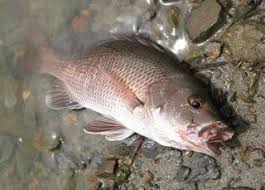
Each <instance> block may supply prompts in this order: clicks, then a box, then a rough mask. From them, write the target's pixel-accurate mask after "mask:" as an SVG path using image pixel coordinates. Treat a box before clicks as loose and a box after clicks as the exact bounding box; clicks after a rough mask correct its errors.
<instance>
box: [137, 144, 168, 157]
mask: <svg viewBox="0 0 265 190" xmlns="http://www.w3.org/2000/svg"><path fill="white" fill-rule="evenodd" d="M142 148H143V155H144V156H145V157H147V158H150V159H155V158H156V157H157V155H158V154H159V153H161V152H162V151H163V149H164V147H163V146H161V145H159V144H158V143H156V142H154V141H152V140H150V139H146V140H145V141H144V143H143V145H142Z"/></svg>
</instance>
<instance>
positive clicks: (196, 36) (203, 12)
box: [186, 0, 224, 42]
mask: <svg viewBox="0 0 265 190" xmlns="http://www.w3.org/2000/svg"><path fill="white" fill-rule="evenodd" d="M223 23H224V16H223V14H222V11H221V6H220V5H219V3H217V1H216V0H205V1H203V2H202V3H201V5H200V6H199V7H198V8H197V9H194V10H193V11H192V12H191V15H190V16H189V18H188V20H187V22H186V29H187V31H188V33H189V35H190V38H191V39H192V40H193V41H194V42H201V41H203V40H205V39H207V38H209V37H210V36H211V35H213V34H214V33H215V32H216V31H217V30H218V29H219V28H220V27H221V26H222V25H223Z"/></svg>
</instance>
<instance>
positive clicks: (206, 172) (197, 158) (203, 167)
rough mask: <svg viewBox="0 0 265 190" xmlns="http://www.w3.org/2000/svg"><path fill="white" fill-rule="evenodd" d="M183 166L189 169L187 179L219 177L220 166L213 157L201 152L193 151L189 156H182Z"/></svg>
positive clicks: (199, 179)
mask: <svg viewBox="0 0 265 190" xmlns="http://www.w3.org/2000/svg"><path fill="white" fill-rule="evenodd" d="M183 165H184V166H186V167H188V168H190V169H191V172H190V175H189V177H188V178H187V180H190V181H204V180H207V179H217V178H219V177H220V174H221V172H220V167H219V166H218V165H217V163H216V161H215V159H214V158H212V157H210V156H207V155H205V154H201V153H194V154H193V155H192V156H191V157H186V158H184V163H183Z"/></svg>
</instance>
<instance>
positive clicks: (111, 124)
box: [84, 118, 134, 141]
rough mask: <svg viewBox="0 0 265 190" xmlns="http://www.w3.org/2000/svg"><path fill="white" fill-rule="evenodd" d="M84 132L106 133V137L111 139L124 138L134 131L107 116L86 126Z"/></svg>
mask: <svg viewBox="0 0 265 190" xmlns="http://www.w3.org/2000/svg"><path fill="white" fill-rule="evenodd" d="M84 132H85V133H88V134H100V135H105V137H106V139H107V140H109V141H119V140H123V139H125V138H127V137H129V136H131V135H132V134H133V133H134V132H133V131H131V130H129V129H127V128H125V127H124V126H122V125H121V124H119V123H118V122H116V121H113V120H110V119H107V118H103V119H101V120H96V121H94V122H92V123H90V124H89V125H87V126H85V127H84Z"/></svg>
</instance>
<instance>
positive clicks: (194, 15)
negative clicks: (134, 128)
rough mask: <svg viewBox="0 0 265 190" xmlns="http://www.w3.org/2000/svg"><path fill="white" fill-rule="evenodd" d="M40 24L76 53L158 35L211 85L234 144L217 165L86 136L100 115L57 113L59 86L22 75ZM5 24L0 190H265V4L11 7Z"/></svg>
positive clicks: (94, 2) (6, 7)
mask: <svg viewBox="0 0 265 190" xmlns="http://www.w3.org/2000/svg"><path fill="white" fill-rule="evenodd" d="M29 20H30V21H32V20H34V23H38V24H37V25H38V26H40V27H41V28H42V30H43V31H45V33H46V34H47V36H48V37H49V40H50V44H51V46H53V48H54V49H57V50H58V51H60V52H63V53H64V54H66V55H71V54H74V53H77V52H80V51H84V50H85V49H86V47H87V46H88V45H89V44H91V42H92V41H93V40H95V38H94V37H92V36H91V35H90V34H92V33H91V32H94V33H95V32H96V33H98V34H100V33H104V32H109V31H110V32H114V33H115V32H116V33H144V34H147V35H148V36H150V38H152V39H153V40H154V41H156V42H157V43H159V44H161V45H162V46H163V47H165V48H167V49H168V50H169V51H172V52H173V53H175V54H176V56H178V58H179V59H180V60H182V61H183V62H184V63H185V64H187V65H189V66H190V69H191V70H192V71H193V73H194V75H195V76H196V77H198V80H203V81H204V82H205V83H206V84H208V86H209V92H210V93H211V96H212V98H213V99H214V100H215V103H216V105H217V106H218V108H219V110H220V112H221V113H222V115H223V118H224V120H225V121H226V122H227V123H228V124H229V125H230V126H231V127H233V128H234V129H235V131H236V135H235V137H234V138H233V140H232V141H230V142H227V143H225V144H223V145H222V147H221V150H222V154H221V156H219V157H218V158H216V159H215V158H212V157H210V156H206V155H204V154H199V153H194V152H188V151H180V150H176V149H173V148H166V147H162V146H160V145H158V144H157V143H155V142H153V141H151V140H145V142H144V143H143V145H142V147H141V149H140V150H139V153H138V155H137V156H136V158H135V160H134V162H133V163H131V156H132V155H131V154H132V152H133V150H134V148H135V146H136V144H137V139H138V136H137V135H135V136H132V137H130V138H129V139H126V140H124V141H123V142H108V141H106V140H105V139H104V138H103V137H101V136H91V135H87V134H85V133H84V132H83V131H82V128H83V126H84V125H86V124H87V123H89V122H91V121H93V120H94V119H95V118H97V117H100V116H99V115H98V114H96V113H94V112H92V111H90V110H81V111H70V110H64V111H53V110H50V109H48V108H47V107H46V105H45V101H44V99H45V93H46V91H47V89H48V88H49V86H50V85H51V83H52V81H53V80H54V79H53V78H52V77H50V76H46V75H32V74H26V73H23V72H21V71H20V70H19V69H18V64H19V60H20V59H19V58H20V57H21V56H23V54H24V53H25V52H26V51H27V50H28V49H27V41H26V40H25V31H27V30H25V28H27V27H25V26H28V25H27V23H29V22H28V21H29ZM0 24H1V26H0V84H1V90H0V124H1V125H0V170H1V172H0V189H3V190H9V189H10V190H11V189H12V190H13V189H14V190H17V189H19V190H20V189H29V190H35V189H60V190H61V189H67V190H73V189H77V190H84V189H89V190H90V189H91V190H94V189H120V190H126V189H128V190H134V189H136V190H144V189H146V190H155V189H161V190H180V189H183V190H196V189H198V190H213V189H217V190H221V189H223V190H229V189H231V190H232V189H235V190H236V189H237V190H240V189H242V190H244V189H246V190H248V189H256V190H264V189H265V109H264V107H265V77H264V73H265V2H262V0H240V1H236V0H219V1H216V0H204V1H203V0H187V1H181V0H175V1H174V0H167V1H166V0H164V1H162V0H161V1H156V0H123V1H118V0H83V1H81V0H68V1H66V0H53V1H51V0H46V1H44V0H34V1H33V0H20V1H17V0H0ZM176 64H177V63H176Z"/></svg>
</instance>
